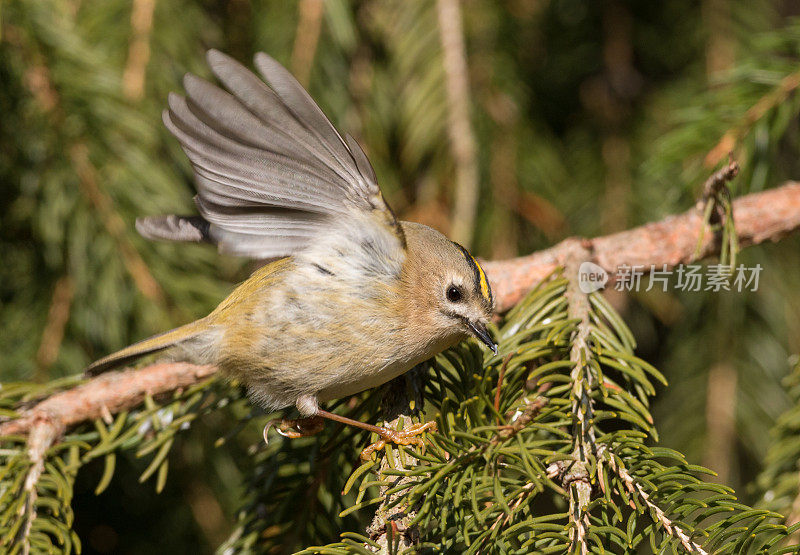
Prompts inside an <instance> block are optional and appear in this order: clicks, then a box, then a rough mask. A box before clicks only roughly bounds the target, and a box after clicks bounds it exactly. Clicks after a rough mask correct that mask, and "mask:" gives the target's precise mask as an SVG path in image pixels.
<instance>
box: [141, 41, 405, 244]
mask: <svg viewBox="0 0 800 555" xmlns="http://www.w3.org/2000/svg"><path fill="white" fill-rule="evenodd" d="M208 62H209V65H210V66H211V70H212V71H213V73H214V75H216V77H217V78H218V79H219V80H220V82H221V83H222V84H223V85H224V86H225V87H226V88H227V89H228V91H229V92H226V91H224V90H222V89H220V88H218V87H216V86H215V85H213V84H211V83H209V82H208V81H205V80H203V79H200V78H199V77H196V76H194V75H191V74H189V75H187V76H186V77H185V79H184V87H185V89H186V98H183V97H181V96H179V95H175V94H172V95H170V97H169V109H167V110H165V111H164V123H165V124H166V126H167V128H168V129H169V130H170V131H171V132H172V133H173V135H175V136H176V137H177V138H178V140H179V141H180V143H181V146H182V147H183V150H184V151H185V152H186V155H187V156H188V157H189V160H190V161H191V163H192V166H193V168H194V173H195V183H196V184H197V189H198V195H197V197H196V198H195V203H196V205H197V207H198V210H199V212H200V215H201V216H202V218H203V220H204V221H206V222H208V224H209V225H208V227H207V228H206V229H203V231H204V233H203V234H202V235H200V236H198V234H197V233H194V232H192V233H185V230H186V229H189V230H190V231H191V230H194V229H196V228H198V226H197V225H196V223H197V222H196V221H192V222H191V226H189V223H188V222H183V221H182V220H181V219H180V218H179V217H172V218H177V219H176V220H170V225H168V226H167V225H164V222H165V220H164V219H163V217H162V218H161V219H159V220H158V221H154V222H153V223H152V225H150V223H149V222H148V219H144V221H143V222H141V223H140V225H138V226H137V227H138V228H139V229H141V230H144V232H143V234H144V235H146V236H148V237H152V238H162V239H163V238H172V237H169V234H170V230H171V229H174V230H176V232H175V237H174V238H175V239H177V240H187V239H188V240H201V239H202V240H208V241H212V242H214V243H216V244H217V245H218V246H219V248H220V250H222V251H224V252H229V253H234V254H240V255H244V256H251V257H254V258H274V257H280V256H288V255H291V254H294V253H296V252H298V251H299V250H302V249H304V248H305V247H306V246H307V245H308V244H309V243H310V242H312V241H313V238H314V237H315V236H317V235H319V234H320V233H324V230H325V229H326V228H328V227H330V226H329V224H330V222H331V220H332V219H335V220H337V221H338V222H341V221H342V220H343V219H344V220H346V219H348V218H352V217H353V215H354V214H357V215H358V217H357V218H354V222H355V221H356V220H357V221H358V222H359V225H363V223H364V222H365V221H366V222H370V224H371V225H374V226H376V227H377V228H381V229H382V231H383V232H385V233H387V234H389V235H390V236H393V240H394V241H395V242H396V243H397V244H398V246H399V247H400V248H399V249H392V250H393V251H394V252H400V251H402V250H403V249H404V247H405V238H404V236H403V232H402V228H401V227H400V225H399V223H398V222H397V220H396V218H395V216H394V214H393V213H392V211H391V209H390V208H389V206H388V205H387V204H386V201H385V200H384V199H383V196H382V195H381V192H380V188H379V187H378V183H377V180H376V178H375V172H374V170H373V169H372V166H371V165H370V163H369V160H368V159H367V156H366V154H364V151H363V150H361V147H359V145H358V143H357V142H356V141H355V140H354V139H353V138H352V137H350V136H349V135H347V136H346V139H343V138H342V136H341V135H340V134H339V133H338V131H336V129H335V128H334V127H333V125H332V124H331V122H330V121H329V120H328V118H327V117H325V114H323V112H322V110H321V109H320V108H319V106H317V104H316V103H315V102H314V101H313V100H312V98H311V96H310V95H309V94H308V93H307V92H306V91H305V89H303V87H302V86H301V85H300V84H299V83H298V82H297V81H296V80H295V79H294V77H292V75H291V74H290V73H289V72H288V71H287V70H286V69H284V68H283V67H282V66H281V65H280V64H279V63H278V62H276V61H275V60H273V59H272V58H270V57H269V56H267V55H266V54H263V53H260V54H258V55H256V58H255V65H256V67H257V68H258V70H259V72H260V73H261V75H262V76H263V78H264V81H262V80H261V79H259V78H258V77H256V75H254V74H253V73H252V72H250V71H249V70H247V69H246V68H245V67H244V66H242V65H241V64H239V63H238V62H236V61H235V60H233V59H232V58H230V57H228V56H226V55H225V54H222V53H221V52H218V51H216V50H211V51H209V53H208ZM364 215H368V217H367V218H366V219H365V218H364ZM178 231H183V233H178ZM198 237H199V238H198Z"/></svg>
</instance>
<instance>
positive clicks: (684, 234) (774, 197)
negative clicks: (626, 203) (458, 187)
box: [483, 182, 800, 312]
mask: <svg viewBox="0 0 800 555" xmlns="http://www.w3.org/2000/svg"><path fill="white" fill-rule="evenodd" d="M733 207H734V223H735V226H736V234H737V237H738V240H739V246H740V247H742V248H744V247H748V246H751V245H758V244H759V243H763V242H764V241H778V240H779V239H781V238H782V237H784V236H785V235H787V234H789V233H791V232H793V231H796V230H797V229H799V228H800V183H797V182H789V183H786V184H784V185H783V186H781V187H777V188H775V189H769V190H767V191H763V192H760V193H753V194H750V195H746V196H743V197H740V198H738V199H736V200H735V201H734V202H733ZM701 233H702V234H703V241H702V242H701V243H700V245H699V247H700V248H699V251H698V252H699V255H698V256H695V248H696V247H697V246H698V245H697V238H698V237H699V236H700V234H701ZM575 242H579V243H580V244H581V245H582V246H583V247H585V248H587V249H588V250H589V251H591V252H592V253H593V256H592V257H591V258H590V259H589V261H590V262H594V263H595V264H597V265H599V266H601V267H602V268H604V269H605V270H606V271H607V272H609V273H611V274H613V273H614V272H615V271H616V269H617V268H619V267H620V266H622V265H628V266H631V267H633V266H643V267H644V268H643V270H644V271H647V270H649V269H650V266H651V265H653V266H657V267H658V268H659V269H660V268H661V267H662V265H664V264H666V265H667V268H673V267H675V266H677V265H678V264H687V263H690V262H693V261H695V260H699V259H703V258H706V257H708V256H711V255H712V254H716V253H717V252H718V251H717V245H716V242H715V237H714V233H713V232H712V230H711V229H710V228H709V227H708V226H707V225H705V224H704V223H703V214H702V212H701V211H700V210H699V209H698V208H696V207H695V208H692V209H691V210H688V211H686V212H684V213H683V214H679V215H676V216H669V217H667V218H665V219H663V220H661V221H659V222H654V223H650V224H646V225H643V226H640V227H636V228H634V229H630V230H627V231H622V232H620V233H614V234H612V235H606V236H604V237H596V238H594V239H582V238H570V239H566V240H564V241H562V242H561V243H559V244H557V245H556V246H554V247H551V248H549V249H547V250H543V251H538V252H535V253H533V254H529V255H528V256H523V257H519V258H512V259H510V260H500V261H492V262H485V263H484V264H483V268H484V270H486V274H487V275H488V277H489V281H490V282H491V284H492V290H493V292H494V296H495V300H496V309H497V311H498V312H504V311H506V310H508V309H510V308H511V307H512V306H514V305H515V304H516V303H517V302H519V301H520V299H522V297H524V296H525V294H526V293H527V292H528V291H530V290H531V289H532V288H533V287H535V286H536V284H538V283H539V282H541V281H542V280H543V279H544V278H545V277H547V276H548V275H549V274H550V273H552V272H553V271H554V270H555V269H556V268H558V267H559V266H563V265H564V264H565V263H566V260H567V257H568V254H569V252H570V249H571V245H572V244H574V243H575ZM612 278H613V276H612Z"/></svg>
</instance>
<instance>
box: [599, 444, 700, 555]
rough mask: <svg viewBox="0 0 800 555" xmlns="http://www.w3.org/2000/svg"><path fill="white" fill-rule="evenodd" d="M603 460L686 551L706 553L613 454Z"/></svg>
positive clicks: (629, 491)
mask: <svg viewBox="0 0 800 555" xmlns="http://www.w3.org/2000/svg"><path fill="white" fill-rule="evenodd" d="M603 460H604V461H605V463H606V464H608V466H609V467H611V470H613V471H614V473H616V475H617V476H619V478H620V480H622V482H623V483H624V484H625V489H627V490H628V493H630V494H631V495H634V496H637V497H639V498H640V499H641V500H642V501H643V502H644V504H645V505H647V508H648V509H650V510H651V511H652V513H653V514H654V515H655V518H656V520H658V522H659V524H661V526H662V527H663V528H664V530H665V531H666V532H667V533H668V534H669V535H670V536H673V537H676V538H678V539H679V540H680V542H681V545H683V547H684V549H686V551H688V552H689V553H698V554H699V555H708V552H707V551H705V550H704V549H703V547H702V546H701V545H700V544H698V543H695V542H694V541H692V539H691V538H690V537H689V535H688V534H687V533H686V532H684V531H683V529H681V527H680V526H678V525H677V524H675V523H674V522H672V521H671V520H670V519H669V517H667V515H666V514H665V513H664V511H663V510H662V509H661V507H659V506H658V505H656V504H655V503H653V502H652V501H651V500H650V495H649V494H648V493H647V492H646V491H644V488H642V486H641V484H640V483H639V482H637V481H636V480H635V479H634V478H633V476H631V475H630V474H629V473H628V471H627V470H626V469H625V467H624V466H622V464H619V463H617V460H616V458H615V457H614V456H613V455H604V456H603Z"/></svg>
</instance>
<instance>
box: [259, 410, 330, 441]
mask: <svg viewBox="0 0 800 555" xmlns="http://www.w3.org/2000/svg"><path fill="white" fill-rule="evenodd" d="M324 427H325V421H324V420H323V419H322V418H321V417H319V416H309V417H308V418H294V419H289V418H276V419H275V420H270V421H269V422H267V425H266V426H264V443H267V444H268V443H269V439H268V438H267V433H268V432H269V430H270V428H275V431H276V432H278V433H279V434H281V435H282V436H283V437H288V438H291V439H297V438H299V437H308V436H313V435H314V434H318V433H320V432H321V431H322V428H324Z"/></svg>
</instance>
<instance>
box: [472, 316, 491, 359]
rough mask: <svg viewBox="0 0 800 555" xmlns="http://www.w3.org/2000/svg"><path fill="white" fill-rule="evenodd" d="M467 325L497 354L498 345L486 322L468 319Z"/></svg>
mask: <svg viewBox="0 0 800 555" xmlns="http://www.w3.org/2000/svg"><path fill="white" fill-rule="evenodd" d="M467 326H468V327H469V329H470V331H471V332H472V334H473V335H474V336H475V337H477V338H478V339H479V340H480V342H481V343H483V344H484V345H486V346H487V347H489V348H490V349H491V350H492V352H493V353H494V354H497V345H496V344H495V342H494V341H493V340H492V336H491V335H489V330H487V329H486V326H485V325H484V324H482V323H480V322H472V321H470V320H467Z"/></svg>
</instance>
